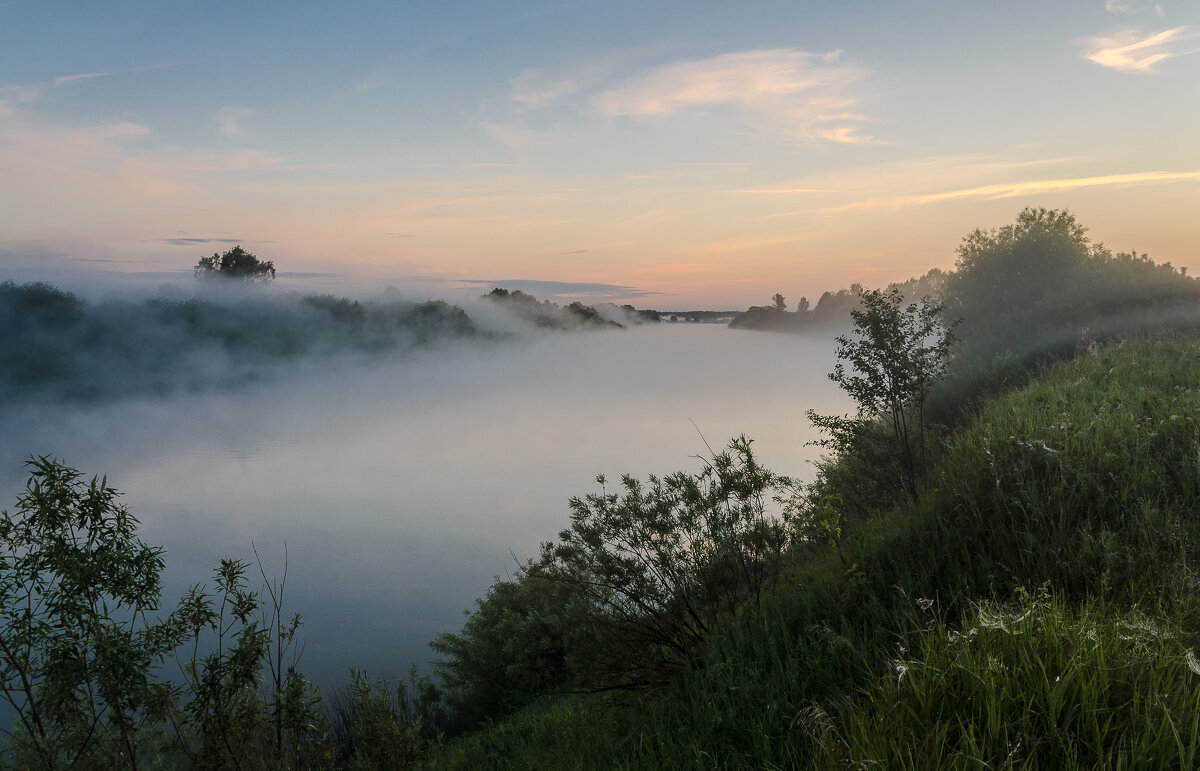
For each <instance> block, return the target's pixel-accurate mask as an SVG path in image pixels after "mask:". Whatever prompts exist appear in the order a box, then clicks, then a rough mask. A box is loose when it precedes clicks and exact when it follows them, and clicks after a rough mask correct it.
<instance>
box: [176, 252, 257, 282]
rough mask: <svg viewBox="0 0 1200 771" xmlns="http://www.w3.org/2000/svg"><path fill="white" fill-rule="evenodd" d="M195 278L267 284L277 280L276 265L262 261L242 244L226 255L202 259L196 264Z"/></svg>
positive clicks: (214, 255) (214, 254)
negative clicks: (274, 279)
mask: <svg viewBox="0 0 1200 771" xmlns="http://www.w3.org/2000/svg"><path fill="white" fill-rule="evenodd" d="M195 276H196V278H200V279H209V278H221V279H236V280H238V281H245V282H248V283H265V282H267V281H270V280H272V279H273V278H275V264H274V263H273V262H271V261H270V260H266V261H261V260H259V259H258V257H256V256H254V254H253V253H251V252H248V251H246V250H245V249H243V248H242V246H241V244H238V245H237V246H235V247H233V248H232V249H230V250H229V251H227V252H225V253H224V254H217V253H215V252H214V253H213V256H212V257H201V258H200V262H198V263H196V268H195Z"/></svg>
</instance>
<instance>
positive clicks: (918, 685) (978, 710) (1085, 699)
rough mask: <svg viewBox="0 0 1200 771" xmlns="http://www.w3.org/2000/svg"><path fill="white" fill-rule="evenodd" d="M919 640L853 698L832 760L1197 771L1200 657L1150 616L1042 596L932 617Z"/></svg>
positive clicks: (839, 718) (839, 722) (839, 721)
mask: <svg viewBox="0 0 1200 771" xmlns="http://www.w3.org/2000/svg"><path fill="white" fill-rule="evenodd" d="M1019 594H1021V593H1019ZM912 644H913V648H912V650H911V651H910V650H906V649H904V648H898V649H897V652H896V659H895V661H894V666H893V668H892V669H891V670H890V671H888V672H886V673H882V674H878V675H877V676H876V677H874V678H873V682H872V684H871V685H870V686H869V688H868V689H867V695H868V698H867V699H859V700H856V701H854V702H843V703H842V704H843V707H842V710H841V711H840V712H839V713H838V714H837V715H836V716H835V717H834V719H833V723H834V725H835V726H837V729H836V730H837V741H836V743H835V746H834V747H833V751H832V752H830V753H829V755H836V756H837V757H838V758H839V759H841V760H848V761H849V762H850V763H851V765H868V764H872V763H882V764H884V765H885V766H892V767H895V766H896V765H900V766H907V765H909V764H908V763H906V762H901V763H899V764H897V763H895V762H894V761H895V759H897V758H905V757H911V758H913V759H914V760H920V762H919V763H916V764H915V765H913V767H932V766H930V765H929V763H928V761H929V760H930V759H937V760H938V761H939V763H935V764H934V765H935V766H937V765H945V766H952V767H979V768H1001V767H1037V768H1118V767H1130V768H1132V767H1154V768H1190V767H1192V766H1193V765H1194V763H1195V761H1196V759H1197V752H1198V750H1200V725H1198V723H1197V719H1198V718H1197V716H1198V715H1200V674H1198V673H1197V671H1196V669H1194V668H1193V667H1192V666H1191V665H1190V662H1192V661H1194V654H1192V653H1191V651H1190V650H1187V649H1185V648H1184V647H1183V643H1182V642H1181V640H1180V636H1179V634H1178V631H1177V630H1174V629H1172V628H1170V627H1169V626H1168V625H1167V624H1166V623H1164V622H1163V621H1162V620H1160V619H1158V618H1155V617H1153V616H1149V615H1147V614H1145V613H1143V612H1141V611H1139V610H1137V609H1130V610H1127V611H1125V612H1118V613H1113V612H1112V610H1111V609H1108V610H1107V611H1105V610H1102V609H1097V608H1095V607H1091V606H1088V607H1084V608H1081V609H1073V608H1071V607H1070V606H1069V605H1068V604H1066V603H1063V602H1062V601H1060V600H1057V599H1055V598H1053V597H1052V596H1051V595H1050V594H1049V593H1048V592H1046V591H1045V590H1043V591H1041V592H1039V593H1037V594H1035V595H1034V596H1029V595H1028V594H1021V596H1020V597H1019V598H1018V599H1017V600H1016V601H1015V602H1014V603H1012V604H1007V605H998V604H994V603H983V604H981V605H980V606H979V607H978V609H977V610H975V611H974V612H973V613H971V614H968V615H966V616H965V617H964V619H963V620H962V622H961V623H960V624H959V625H957V626H954V627H949V626H947V625H946V624H944V623H942V622H941V621H939V620H937V619H931V624H930V626H929V628H928V630H927V631H926V632H924V633H923V634H921V635H919V636H918V637H917V638H916V639H915V640H913V642H912ZM829 759H830V760H831V761H832V760H833V758H829Z"/></svg>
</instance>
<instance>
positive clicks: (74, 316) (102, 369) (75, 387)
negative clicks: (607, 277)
mask: <svg viewBox="0 0 1200 771" xmlns="http://www.w3.org/2000/svg"><path fill="white" fill-rule="evenodd" d="M207 283H209V284H211V283H212V282H207ZM204 289H205V290H207V291H201V290H200V289H197V291H195V292H190V293H189V292H186V291H184V290H181V289H178V288H171V287H164V288H161V289H160V290H159V292H158V294H156V295H153V296H149V297H147V296H138V295H131V294H126V295H118V296H108V297H104V298H100V299H97V300H91V301H89V300H86V299H84V298H83V297H81V296H80V295H77V294H74V293H72V292H67V291H64V290H61V289H58V288H56V287H54V286H51V285H50V284H46V283H40V282H36V283H26V284H19V285H18V284H15V283H13V282H11V281H9V282H4V283H2V284H0V324H3V325H4V328H5V330H6V334H5V335H4V336H3V338H0V398H3V399H6V400H9V401H14V400H16V401H28V400H40V401H57V400H64V399H66V400H81V399H82V400H95V399H98V398H111V397H116V396H121V397H128V396H132V395H139V394H159V395H163V394H169V393H175V392H179V391H185V392H196V391H200V390H205V389H210V388H231V387H242V386H244V385H246V384H247V383H250V382H254V381H257V380H263V379H267V380H270V379H271V378H273V377H279V376H281V375H283V374H286V373H289V372H294V371H296V370H297V369H302V368H304V367H311V366H314V365H317V366H329V365H330V364H331V363H336V364H337V365H338V366H345V365H347V364H348V363H353V362H355V361H367V362H383V361H388V360H391V359H395V358H397V357H399V358H403V357H405V356H410V355H411V354H412V353H413V352H414V351H416V350H420V349H426V348H434V349H444V348H448V347H451V346H456V345H461V344H468V345H471V344H473V345H484V344H487V343H490V342H494V341H496V340H497V339H499V338H503V337H511V336H514V335H522V334H528V333H531V332H535V331H536V332H537V333H546V332H573V331H581V330H597V329H608V330H618V329H623V328H624V327H626V326H628V325H635V324H640V323H648V322H650V321H655V322H657V320H658V317H657V314H647V313H644V312H639V311H636V310H635V309H633V308H632V307H630V306H626V307H618V306H605V307H603V308H602V309H599V310H598V309H596V308H594V307H591V306H586V305H583V304H582V303H578V302H576V303H572V304H571V305H569V306H567V307H560V306H558V305H556V304H554V303H550V302H538V301H537V300H536V299H535V298H532V297H531V296H529V295H525V294H523V293H521V292H514V293H513V294H512V295H509V294H508V293H507V292H504V290H496V292H493V293H492V294H491V295H488V296H486V297H487V299H486V300H479V301H476V302H474V303H471V304H470V306H471V308H472V313H471V314H468V312H467V311H466V310H465V309H464V308H463V307H461V306H458V305H451V304H449V303H447V302H445V301H443V300H426V301H414V300H411V299H403V298H401V297H400V296H399V292H396V291H384V292H383V293H382V294H381V295H377V296H376V297H372V298H363V299H352V298H348V297H338V296H335V295H331V294H300V293H297V292H287V293H279V292H272V291H270V290H269V289H268V288H266V287H255V286H226V287H221V288H218V289H214V288H213V287H212V286H206V287H204ZM497 292H500V293H503V296H499V295H497Z"/></svg>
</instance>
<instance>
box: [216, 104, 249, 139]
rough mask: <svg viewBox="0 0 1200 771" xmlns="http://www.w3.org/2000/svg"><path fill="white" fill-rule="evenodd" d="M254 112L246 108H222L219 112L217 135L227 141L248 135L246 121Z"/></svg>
mask: <svg viewBox="0 0 1200 771" xmlns="http://www.w3.org/2000/svg"><path fill="white" fill-rule="evenodd" d="M253 113H254V110H248V109H246V108H244V107H222V108H221V109H220V110H218V111H217V133H219V134H220V135H221V136H223V137H225V138H226V139H229V138H232V137H239V136H242V135H243V134H245V133H246V127H245V120H246V118H247V117H249V116H250V115H252V114H253Z"/></svg>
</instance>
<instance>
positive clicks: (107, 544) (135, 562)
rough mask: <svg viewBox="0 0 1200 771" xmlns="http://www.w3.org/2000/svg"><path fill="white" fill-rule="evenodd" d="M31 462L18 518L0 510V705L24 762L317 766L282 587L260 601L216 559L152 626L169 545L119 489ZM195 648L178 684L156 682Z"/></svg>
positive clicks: (317, 729)
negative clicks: (156, 537) (206, 577)
mask: <svg viewBox="0 0 1200 771" xmlns="http://www.w3.org/2000/svg"><path fill="white" fill-rule="evenodd" d="M27 465H28V466H29V467H30V469H31V473H30V478H29V481H28V483H27V484H26V488H25V492H24V494H22V495H21V496H20V497H19V498H18V499H17V506H16V509H15V511H13V512H11V513H10V512H9V511H4V512H2V513H0V698H3V700H4V701H6V702H8V704H9V705H10V706H11V707H12V708H13V710H14V712H15V715H16V718H15V722H16V726H15V730H14V731H13V732H11V734H10V736H11V741H10V742H9V746H8V748H7V750H8V754H10V755H11V760H13V761H14V763H15V765H16V766H17V767H19V768H44V769H51V768H62V767H79V768H138V767H146V766H152V767H183V766H186V761H191V763H192V764H193V765H194V766H195V767H200V768H229V767H234V768H241V767H245V766H246V765H252V766H256V767H271V768H284V767H286V768H300V767H312V766H315V765H318V764H319V763H321V762H323V761H322V759H323V758H325V757H327V756H328V755H329V752H328V733H327V732H326V731H325V730H324V725H323V724H322V723H321V721H319V720H318V719H317V718H318V715H317V713H316V704H317V697H316V693H315V689H313V688H312V686H311V685H310V684H309V683H308V682H307V681H306V680H305V679H304V678H303V677H301V676H300V675H299V674H298V673H297V672H296V669H295V663H296V662H295V658H296V657H295V656H292V657H290V662H289V661H285V653H286V652H287V650H288V649H289V648H290V647H291V645H292V641H293V640H294V638H295V635H296V631H297V629H298V627H299V624H300V620H299V617H298V616H294V617H292V619H291V620H285V619H284V618H283V617H282V614H281V608H282V601H283V581H275V582H268V584H267V592H268V595H269V599H264V598H263V597H262V596H261V595H259V594H258V593H257V592H253V591H251V590H250V589H249V588H248V586H247V581H246V568H247V566H248V565H247V563H243V562H239V561H236V560H223V561H222V562H221V566H220V568H218V570H217V571H216V584H217V591H216V592H215V593H213V594H209V593H208V591H207V590H206V589H205V588H204V587H197V588H194V589H193V590H192V591H191V592H189V594H188V596H187V597H186V598H185V599H184V601H183V602H182V603H181V604H180V606H179V607H178V608H177V609H176V610H175V611H174V612H172V613H171V614H169V615H168V616H167V617H165V618H158V617H156V615H157V614H156V613H155V611H157V610H158V603H159V597H160V592H161V580H160V575H161V571H162V569H163V558H162V550H161V549H159V548H154V547H150V546H147V545H146V544H145V543H143V542H142V541H141V540H140V539H139V538H138V537H137V520H136V519H135V518H134V517H133V516H132V515H131V514H130V513H129V511H128V509H126V508H125V507H124V506H123V505H121V504H120V503H119V502H118V496H119V493H118V492H117V491H116V490H115V489H113V488H112V487H109V486H108V485H107V483H106V482H105V480H102V479H97V478H94V477H93V478H92V480H91V481H90V482H84V481H82V479H81V476H80V473H79V472H78V471H76V470H74V469H72V468H68V467H67V466H66V465H64V464H63V463H62V462H60V461H57V460H53V459H50V458H47V457H40V458H34V459H31V460H30V461H29V462H28V464H27ZM260 571H261V568H260ZM264 580H265V574H264ZM209 635H211V637H212V640H211V642H212V643H213V644H212V645H211V646H208V642H209V641H208V640H207V637H208V636H209ZM202 638H205V639H202ZM188 643H190V648H191V654H190V657H188V658H187V660H186V661H182V660H180V665H181V666H180V672H181V674H182V683H180V684H175V683H171V682H166V681H158V680H156V679H155V678H154V676H153V675H154V670H155V669H156V668H157V667H159V666H160V665H162V664H163V663H164V662H165V660H166V659H167V658H168V657H169V656H171V655H172V654H175V655H176V657H177V660H179V659H178V651H179V649H180V648H181V647H182V646H185V644H188ZM209 648H211V652H210V653H204V654H202V653H201V650H208V649H209ZM264 662H267V663H268V670H269V675H268V677H267V678H266V682H265V683H264V682H263V677H262V670H263V664H264ZM285 665H286V671H285V669H284V667H285ZM264 685H265V689H264ZM168 758H170V759H169V760H168ZM251 759H253V760H251Z"/></svg>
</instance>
